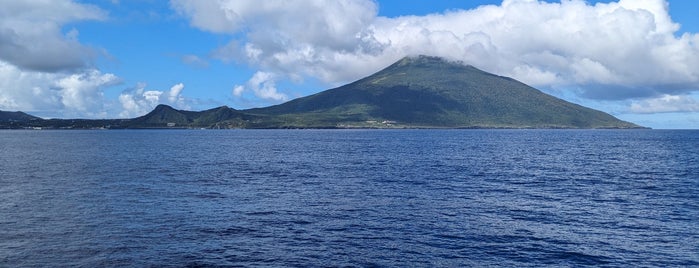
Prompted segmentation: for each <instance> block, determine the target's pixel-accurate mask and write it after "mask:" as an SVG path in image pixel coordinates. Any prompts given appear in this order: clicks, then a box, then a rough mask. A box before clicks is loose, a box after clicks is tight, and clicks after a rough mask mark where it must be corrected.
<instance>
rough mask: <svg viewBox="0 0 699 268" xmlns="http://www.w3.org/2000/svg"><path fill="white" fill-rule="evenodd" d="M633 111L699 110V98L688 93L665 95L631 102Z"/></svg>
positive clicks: (671, 111)
mask: <svg viewBox="0 0 699 268" xmlns="http://www.w3.org/2000/svg"><path fill="white" fill-rule="evenodd" d="M630 111H631V112H633V113H642V114H647V113H677V112H699V100H697V99H695V98H692V97H691V96H687V95H663V96H661V97H659V98H652V99H647V100H643V101H637V102H635V103H633V104H631V108H630Z"/></svg>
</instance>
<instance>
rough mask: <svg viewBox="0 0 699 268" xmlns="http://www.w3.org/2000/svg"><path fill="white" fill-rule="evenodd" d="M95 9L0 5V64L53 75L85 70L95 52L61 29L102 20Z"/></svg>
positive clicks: (63, 4)
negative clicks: (71, 24)
mask: <svg viewBox="0 0 699 268" xmlns="http://www.w3.org/2000/svg"><path fill="white" fill-rule="evenodd" d="M105 18H106V13H105V12H104V11H102V10H100V9H99V8H97V7H95V6H92V5H87V4H79V3H75V2H73V1H70V0H55V1H39V0H28V1H2V9H0V60H2V61H5V62H8V63H10V64H12V65H15V66H17V67H18V68H20V69H22V70H31V71H41V72H57V71H65V70H74V69H78V68H84V67H88V66H89V65H90V61H91V59H92V58H93V57H94V55H95V54H96V52H95V51H94V50H93V49H92V48H90V47H87V46H84V45H82V44H80V43H79V42H78V40H77V37H78V31H77V30H76V29H71V30H70V31H68V32H67V33H66V34H63V33H62V32H61V28H62V27H63V25H65V24H67V23H70V22H75V21H81V20H103V19H105Z"/></svg>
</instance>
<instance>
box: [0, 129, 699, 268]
mask: <svg viewBox="0 0 699 268" xmlns="http://www.w3.org/2000/svg"><path fill="white" fill-rule="evenodd" d="M490 265H493V266H511V267H521V266H533V267H540V266H587V265H591V266H627V267H628V266H659V267H665V266H699V131H659V130H626V131H612V130H399V131H389V130H263V131H253V130H235V131H198V130H182V131H177V130H174V131H173V130H169V131H150V130H142V131H117V130H115V131H0V266H1V267H44V266H52V267H53V266H71V267H74V266H82V267H123V266H137V267H143V266H146V267H148V266H174V267H179V266H254V267H260V266H300V267H307V266H393V267H404V266H427V267H433V266H490Z"/></svg>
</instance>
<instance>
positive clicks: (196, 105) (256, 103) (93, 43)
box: [0, 0, 699, 128]
mask: <svg viewBox="0 0 699 268" xmlns="http://www.w3.org/2000/svg"><path fill="white" fill-rule="evenodd" d="M481 4H482V6H481ZM2 5H3V9H2V10H0V77H1V78H2V79H0V110H3V111H24V112H28V113H29V114H32V115H38V116H41V117H59V118H119V117H120V118H130V117H136V116H140V115H143V114H145V113H147V112H149V111H151V110H153V109H154V108H155V106H156V105H158V104H167V105H171V106H173V107H175V108H177V109H187V110H204V109H209V108H212V107H217V106H222V105H227V106H230V107H233V108H236V109H248V108H254V107H264V106H269V105H274V104H280V103H283V102H285V101H288V100H291V99H295V98H298V97H303V96H308V95H311V94H314V93H317V92H320V91H321V90H324V89H327V88H333V87H336V86H340V85H343V84H346V83H348V82H352V81H355V80H357V79H360V78H362V77H365V76H368V75H370V74H372V73H374V72H376V71H378V70H380V69H381V68H383V67H385V66H388V65H390V64H391V63H393V62H395V61H397V60H399V59H400V58H402V57H403V56H405V55H418V54H426V55H434V56H439V57H443V58H448V59H452V60H460V61H463V62H465V63H467V64H469V65H472V66H475V67H477V68H479V69H482V70H484V71H488V72H491V73H494V74H498V75H502V76H508V77H513V78H515V79H517V80H519V81H522V82H525V83H527V84H529V85H532V86H534V87H535V88H537V89H540V90H542V91H544V92H545V93H549V94H552V95H554V96H556V97H560V98H563V99H565V100H567V101H571V102H573V103H577V104H580V105H583V106H588V107H592V108H595V109H598V110H602V111H604V112H607V113H610V114H612V115H614V116H616V117H619V118H620V119H622V120H625V121H631V122H634V123H638V124H640V125H644V126H650V127H654V128H663V127H672V128H696V127H699V114H698V111H699V101H698V100H697V89H699V73H698V72H699V68H697V67H699V48H698V47H697V46H698V45H697V44H699V37H698V35H697V31H698V30H697V21H696V16H694V15H691V16H688V15H687V14H696V13H697V11H699V9H697V4H696V3H694V2H693V1H672V0H671V1H660V0H657V1H653V0H644V1H629V0H627V1H596V2H590V3H589V4H588V3H586V2H585V1H563V2H537V1H503V2H500V1H454V2H450V1H446V2H440V3H439V5H440V6H437V7H426V6H419V4H415V6H410V5H408V6H406V4H405V3H404V2H400V1H399V2H391V1H378V2H373V1H332V2H322V3H317V2H314V1H293V2H288V1H287V2H273V1H266V2H264V3H259V2H253V1H217V2H214V1H170V2H168V3H164V2H157V1H156V2H153V3H143V2H142V1H112V2H108V1H95V2H89V1H82V2H73V1H67V0H58V1H49V2H39V1H2ZM430 8H434V9H430ZM308 14H314V16H308ZM291 22H293V23H291Z"/></svg>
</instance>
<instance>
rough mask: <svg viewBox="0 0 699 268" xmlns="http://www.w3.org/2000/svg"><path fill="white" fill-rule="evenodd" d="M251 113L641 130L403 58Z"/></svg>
mask: <svg viewBox="0 0 699 268" xmlns="http://www.w3.org/2000/svg"><path fill="white" fill-rule="evenodd" d="M245 112H247V113H252V114H259V115H266V116H274V117H275V118H276V120H275V121H276V124H282V125H281V126H286V127H383V126H389V125H390V126H392V127H438V128H442V127H444V128H637V127H639V126H637V125H635V124H632V123H629V122H624V121H621V120H619V119H617V118H615V117H613V116H611V115H609V114H606V113H604V112H600V111H597V110H593V109H590V108H586V107H583V106H580V105H577V104H573V103H570V102H567V101H564V100H561V99H558V98H556V97H553V96H551V95H548V94H545V93H543V92H541V91H539V90H537V89H535V88H532V87H530V86H528V85H525V84H524V83H521V82H519V81H517V80H514V79H512V78H507V77H502V76H498V75H494V74H491V73H488V72H484V71H481V70H479V69H477V68H475V67H473V66H469V65H463V64H462V63H459V62H452V61H448V60H445V59H442V58H438V57H430V56H417V57H406V58H403V59H401V60H399V61H398V62H396V63H394V64H392V65H391V66H388V67H387V68H385V69H383V70H381V71H379V72H377V73H375V74H373V75H371V76H369V77H366V78H364V79H361V80H359V81H356V82H354V83H350V84H348V85H345V86H341V87H338V88H335V89H330V90H327V91H323V92H320V93H317V94H314V95H311V96H308V97H303V98H299V99H295V100H292V101H289V102H286V103H283V104H280V105H276V106H271V107H267V108H259V109H251V110H247V111H245Z"/></svg>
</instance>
